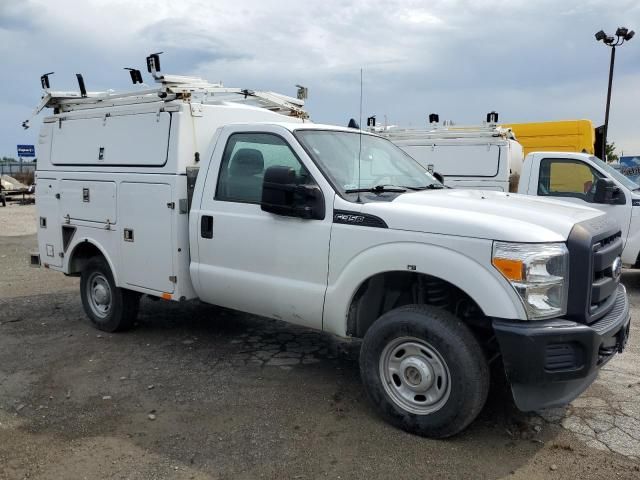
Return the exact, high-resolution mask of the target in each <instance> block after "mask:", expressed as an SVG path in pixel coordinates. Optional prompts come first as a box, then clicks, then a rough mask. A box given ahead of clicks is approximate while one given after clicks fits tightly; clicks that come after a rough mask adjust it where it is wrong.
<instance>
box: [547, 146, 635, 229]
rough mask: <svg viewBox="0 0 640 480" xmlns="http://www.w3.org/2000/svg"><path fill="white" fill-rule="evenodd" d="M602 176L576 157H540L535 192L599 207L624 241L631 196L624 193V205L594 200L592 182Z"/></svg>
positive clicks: (629, 216) (629, 215)
mask: <svg viewBox="0 0 640 480" xmlns="http://www.w3.org/2000/svg"><path fill="white" fill-rule="evenodd" d="M604 177H605V174H604V173H602V172H600V171H599V170H597V169H596V168H594V167H593V166H592V165H589V164H588V163H586V162H584V161H582V160H579V159H574V158H543V159H542V160H540V164H539V175H538V185H537V194H538V195H539V196H546V197H556V198H558V199H561V200H565V201H567V202H571V203H576V204H578V205H582V206H586V207H592V208H597V209H598V210H602V211H603V212H605V213H607V214H608V215H610V216H611V217H613V218H615V219H616V220H617V221H618V223H619V224H620V228H621V229H622V239H623V241H626V238H627V234H628V233H629V222H630V221H631V198H630V196H629V195H628V193H627V194H626V195H625V196H626V203H625V204H624V205H608V204H601V203H594V201H593V194H594V192H595V184H596V181H597V180H598V179H599V178H604Z"/></svg>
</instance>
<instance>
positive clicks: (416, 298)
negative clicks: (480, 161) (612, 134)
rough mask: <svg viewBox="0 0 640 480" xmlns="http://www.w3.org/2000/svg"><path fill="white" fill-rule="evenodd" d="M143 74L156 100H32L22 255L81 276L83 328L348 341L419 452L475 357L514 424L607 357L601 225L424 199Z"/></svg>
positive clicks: (525, 206)
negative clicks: (178, 308)
mask: <svg viewBox="0 0 640 480" xmlns="http://www.w3.org/2000/svg"><path fill="white" fill-rule="evenodd" d="M147 61H148V64H149V70H150V72H151V73H152V74H153V75H154V76H155V77H156V80H157V81H158V82H160V84H161V86H160V87H159V88H158V89H154V90H149V91H143V92H140V91H138V92H133V93H128V94H109V93H105V94H88V93H85V94H84V95H83V96H78V95H76V96H72V95H69V94H61V95H59V94H55V93H52V92H47V94H46V95H45V97H44V99H43V101H42V103H41V106H42V107H44V106H48V107H52V108H54V114H53V115H51V116H49V117H47V118H45V119H44V122H43V126H42V129H41V132H40V136H39V138H40V152H39V156H38V159H39V160H38V172H37V177H38V188H37V189H36V195H37V196H38V202H37V204H38V215H39V231H38V244H39V255H36V256H34V258H33V261H34V263H38V262H42V264H43V265H44V266H45V267H48V268H50V269H52V270H57V271H61V272H63V273H65V274H67V275H79V276H80V277H81V282H80V295H81V298H82V302H83V306H84V309H85V312H86V314H87V316H88V318H89V320H90V321H91V323H92V324H93V325H94V326H96V327H97V328H99V329H103V330H107V331H117V330H123V329H126V328H128V327H130V326H131V325H132V323H133V320H134V319H135V317H136V314H137V311H138V304H139V298H140V295H141V294H147V295H151V296H155V297H161V298H164V299H167V300H178V301H182V300H188V299H192V298H199V299H200V300H202V301H204V302H208V303H214V304H217V305H221V306H224V307H228V308H232V309H237V310H240V311H244V312H249V313H253V314H257V315H262V316H265V317H270V318H276V319H280V320H284V321H287V322H291V323H295V324H298V325H303V326H307V327H311V328H316V329H322V330H324V331H326V332H329V333H331V334H334V335H337V336H339V337H353V338H360V339H362V341H363V343H362V349H361V354H360V368H361V374H362V379H363V385H364V388H365V390H366V391H367V394H368V395H369V397H370V399H371V400H372V402H373V403H374V404H375V405H376V407H377V408H378V411H379V412H380V414H381V415H382V416H383V417H384V418H386V419H387V420H388V421H389V422H391V423H392V424H394V425H397V426H398V427H400V428H403V429H405V430H407V431H410V432H414V433H417V434H421V435H427V436H431V437H436V438H441V437H447V436H450V435H453V434H455V433H457V432H459V431H461V430H462V429H464V428H465V427H466V426H467V425H468V424H469V423H470V422H471V421H473V419H474V418H475V417H476V416H477V415H478V413H479V412H480V410H481V409H482V407H483V405H484V403H485V400H486V397H487V391H488V387H489V359H501V360H502V362H503V364H504V368H505V371H506V374H507V377H508V379H509V382H510V384H511V388H512V392H513V395H514V399H515V401H516V403H517V405H518V406H519V407H520V408H521V409H524V410H532V409H538V408H543V407H548V406H553V405H558V404H563V403H566V402H568V401H570V400H571V399H572V398H574V397H575V396H577V395H579V394H580V393H581V392H582V391H583V390H584V389H585V388H587V387H588V386H589V385H590V384H591V382H593V380H594V379H595V377H596V375H597V372H598V370H599V368H600V367H601V366H602V365H604V364H605V363H606V361H608V360H609V359H610V358H612V357H613V355H614V354H615V353H617V352H619V351H622V349H623V348H624V345H625V342H626V339H627V336H628V329H629V305H628V300H627V296H626V292H625V289H624V287H623V286H622V285H621V284H620V275H619V269H618V268H617V265H618V264H619V263H620V259H619V255H620V253H621V251H622V241H621V240H620V238H619V237H620V231H619V228H618V226H617V225H616V224H615V223H614V222H612V221H610V220H609V219H608V218H607V217H606V216H605V215H603V214H602V213H601V212H599V211H597V210H594V209H587V208H581V207H577V206H576V207H574V206H571V205H568V204H566V203H561V202H553V201H546V200H541V199H535V198H530V197H525V196H519V195H508V194H505V193H502V192H487V191H482V192H479V191H470V190H449V189H444V188H443V187H442V185H441V184H440V183H439V182H437V181H436V180H435V179H434V178H433V176H432V175H430V174H429V173H428V171H427V170H425V169H424V168H423V167H421V166H420V165H419V164H418V163H417V162H415V161H414V160H413V159H412V158H411V157H409V156H408V155H406V154H405V153H404V152H402V151H401V150H400V149H399V148H398V147H396V146H395V145H393V144H392V143H391V142H389V141H387V140H386V139H384V138H381V137H379V136H376V135H372V134H369V133H365V132H360V131H354V130H353V129H348V128H340V127H333V126H327V125H314V124H310V123H308V122H305V121H304V118H305V117H306V114H305V112H304V110H302V102H301V101H297V100H295V99H290V98H287V97H283V96H281V95H277V94H272V93H260V92H251V91H247V90H239V89H224V87H221V86H220V85H209V84H206V83H205V82H204V81H202V80H199V79H189V78H185V77H170V76H161V75H159V73H158V72H157V68H156V59H155V58H154V56H150V57H149V59H148V60H147ZM132 77H133V76H132ZM236 100H237V101H236ZM239 122H240V123H239ZM242 122H247V123H242ZM594 278H596V279H597V280H594Z"/></svg>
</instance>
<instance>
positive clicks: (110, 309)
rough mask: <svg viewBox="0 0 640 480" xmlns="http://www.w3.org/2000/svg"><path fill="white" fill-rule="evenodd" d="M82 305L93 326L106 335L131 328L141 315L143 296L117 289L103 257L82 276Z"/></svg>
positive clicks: (88, 265)
mask: <svg viewBox="0 0 640 480" xmlns="http://www.w3.org/2000/svg"><path fill="white" fill-rule="evenodd" d="M80 297H81V298H82V306H83V307H84V311H85V313H86V314H87V316H88V317H89V321H90V322H91V324H92V325H93V326H94V327H96V328H97V329H99V330H104V331H105V332H116V331H121V330H126V329H128V328H131V326H132V325H133V322H134V321H135V319H136V317H137V315H138V306H139V305H140V294H138V293H137V292H132V291H130V290H126V289H123V288H118V287H116V284H115V281H114V280H113V274H112V273H111V269H110V268H109V265H108V264H107V263H106V262H105V261H104V259H102V258H94V259H92V260H90V261H89V263H88V264H87V266H86V267H85V268H84V270H83V271H82V274H81V277H80Z"/></svg>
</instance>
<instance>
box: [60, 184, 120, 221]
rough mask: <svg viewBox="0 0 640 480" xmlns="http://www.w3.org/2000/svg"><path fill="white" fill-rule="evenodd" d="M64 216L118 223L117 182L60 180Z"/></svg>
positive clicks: (61, 206)
mask: <svg viewBox="0 0 640 480" xmlns="http://www.w3.org/2000/svg"><path fill="white" fill-rule="evenodd" d="M60 193H61V195H60V208H61V209H62V211H61V213H62V216H63V217H65V216H67V215H69V218H70V219H71V220H86V221H89V222H100V223H107V222H109V223H116V184H115V182H95V181H84V180H62V181H61V182H60Z"/></svg>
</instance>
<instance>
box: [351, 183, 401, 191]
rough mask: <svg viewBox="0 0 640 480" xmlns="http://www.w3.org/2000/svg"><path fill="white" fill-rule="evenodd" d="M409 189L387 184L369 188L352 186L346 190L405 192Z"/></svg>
mask: <svg viewBox="0 0 640 480" xmlns="http://www.w3.org/2000/svg"><path fill="white" fill-rule="evenodd" d="M406 191H407V189H406V188H404V187H394V186H385V185H376V186H375V187H368V188H350V189H348V190H345V193H360V192H371V193H387V192H390V193H404V192H406Z"/></svg>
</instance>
